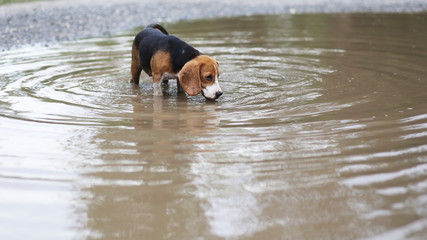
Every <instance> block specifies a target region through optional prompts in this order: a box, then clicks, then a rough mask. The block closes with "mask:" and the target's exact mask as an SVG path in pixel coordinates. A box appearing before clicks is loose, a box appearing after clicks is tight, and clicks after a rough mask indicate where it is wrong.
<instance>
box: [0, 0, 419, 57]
mask: <svg viewBox="0 0 427 240" xmlns="http://www.w3.org/2000/svg"><path fill="white" fill-rule="evenodd" d="M421 11H427V0H377V1H372V0H359V1H351V0H281V1H280V0H233V1H230V0H215V1H212V0H179V1H173V0H157V1H152V0H110V1H101V0H94V1H83V0H74V1H69V0H59V1H49V2H30V3H20V4H6V5H2V6H0V50H1V51H5V50H9V49H13V48H17V47H21V46H25V45H46V44H49V43H53V42H59V41H66V40H74V39H79V38H88V37H97V36H106V35H113V34H120V33H128V32H129V31H131V30H132V29H134V28H135V27H138V26H144V25H146V24H148V23H150V22H174V21H179V20H188V19H196V18H215V17H227V16H242V15H254V14H276V13H292V14H299V13H331V12H421Z"/></svg>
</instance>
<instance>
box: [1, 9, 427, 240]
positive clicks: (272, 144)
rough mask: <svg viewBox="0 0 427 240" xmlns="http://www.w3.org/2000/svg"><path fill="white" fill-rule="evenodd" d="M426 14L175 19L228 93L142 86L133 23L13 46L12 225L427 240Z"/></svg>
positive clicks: (5, 77)
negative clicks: (115, 31)
mask: <svg viewBox="0 0 427 240" xmlns="http://www.w3.org/2000/svg"><path fill="white" fill-rule="evenodd" d="M426 21H427V15H426V14H384V15H382V14H342V15H340V14H335V15H326V14H322V15H285V16H253V17H240V18H227V19H215V20H199V21H194V22H181V23H177V24H167V25H166V27H167V29H168V31H169V32H170V33H172V34H174V35H177V36H179V37H181V38H182V39H184V40H185V41H187V42H189V43H190V44H192V45H193V46H195V47H196V48H197V49H199V50H201V51H202V52H204V53H206V54H208V55H211V56H213V57H215V58H217V59H218V60H219V62H220V69H221V72H222V75H221V80H220V83H221V87H222V89H223V91H224V95H223V96H222V97H221V98H220V99H219V100H218V101H217V102H206V101H205V100H204V98H203V97H202V96H196V97H187V96H185V95H178V94H177V93H176V84H175V83H170V85H169V86H165V88H164V91H165V92H164V96H163V97H153V95H152V93H153V87H152V83H151V79H150V78H148V77H147V76H145V75H144V76H143V77H142V80H141V81H142V83H141V84H140V87H138V88H135V87H132V86H131V85H130V84H129V80H130V46H131V43H132V41H133V36H134V34H136V33H137V30H135V32H132V33H129V35H124V36H113V37H109V38H99V39H86V40H81V41H77V42H69V43H63V44H58V45H53V46H50V47H29V48H22V49H17V50H13V51H8V52H3V53H1V54H0V73H1V75H0V195H1V197H0V222H1V224H0V238H1V239H75V238H77V239H82V238H87V239H99V238H102V239H358V238H373V239H375V238H378V239H402V238H411V239H422V238H423V237H424V236H425V235H426V234H427V210H426V209H427V180H426V179H427V101H426V99H427V79H426V66H427V45H426V42H427V28H425V25H426Z"/></svg>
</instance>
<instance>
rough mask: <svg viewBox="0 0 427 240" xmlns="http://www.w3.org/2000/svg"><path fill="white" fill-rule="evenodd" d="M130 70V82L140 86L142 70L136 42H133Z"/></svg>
mask: <svg viewBox="0 0 427 240" xmlns="http://www.w3.org/2000/svg"><path fill="white" fill-rule="evenodd" d="M130 68H131V69H130V70H131V73H132V79H131V81H130V82H131V83H134V84H139V77H140V75H141V71H142V68H141V64H140V62H139V50H138V46H136V43H135V41H134V42H133V45H132V63H131V67H130Z"/></svg>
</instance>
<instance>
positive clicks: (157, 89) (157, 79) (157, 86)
mask: <svg viewBox="0 0 427 240" xmlns="http://www.w3.org/2000/svg"><path fill="white" fill-rule="evenodd" d="M161 78H162V76H161V75H159V74H154V75H153V95H154V96H162V95H163V93H162V81H161V80H162V79H161Z"/></svg>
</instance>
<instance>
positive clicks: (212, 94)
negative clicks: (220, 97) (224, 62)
mask: <svg viewBox="0 0 427 240" xmlns="http://www.w3.org/2000/svg"><path fill="white" fill-rule="evenodd" d="M214 68H215V82H214V84H212V85H209V86H207V87H206V88H204V89H202V91H203V95H204V96H205V97H206V98H210V99H215V98H216V93H217V92H222V90H221V87H220V86H219V79H218V78H219V76H218V69H217V68H216V66H215V64H214Z"/></svg>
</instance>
